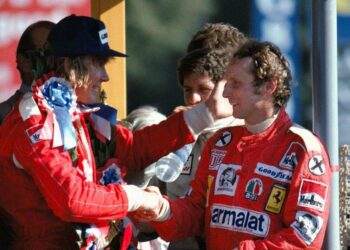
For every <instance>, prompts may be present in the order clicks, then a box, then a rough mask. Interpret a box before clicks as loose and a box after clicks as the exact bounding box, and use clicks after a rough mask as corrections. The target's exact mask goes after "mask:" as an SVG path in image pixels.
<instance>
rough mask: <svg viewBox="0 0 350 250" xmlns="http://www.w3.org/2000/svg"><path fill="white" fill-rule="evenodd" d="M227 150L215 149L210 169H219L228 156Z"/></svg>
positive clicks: (212, 153) (212, 152)
mask: <svg viewBox="0 0 350 250" xmlns="http://www.w3.org/2000/svg"><path fill="white" fill-rule="evenodd" d="M226 153H227V151H223V150H217V149H213V150H212V151H211V155H210V162H209V169H217V168H218V167H219V165H220V164H221V162H222V160H223V159H224V157H225V156H226Z"/></svg>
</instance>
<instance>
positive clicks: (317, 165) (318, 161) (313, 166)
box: [308, 155, 326, 176]
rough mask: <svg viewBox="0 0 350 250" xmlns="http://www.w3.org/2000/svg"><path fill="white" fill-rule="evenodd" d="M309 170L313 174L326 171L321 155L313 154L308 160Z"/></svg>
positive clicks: (318, 174) (320, 173)
mask: <svg viewBox="0 0 350 250" xmlns="http://www.w3.org/2000/svg"><path fill="white" fill-rule="evenodd" d="M308 166H309V170H310V172H311V173H312V174H313V175H317V176H320V175H323V174H325V173H326V166H325V165H324V161H323V157H322V156H321V155H314V156H313V157H311V158H310V160H309V164H308Z"/></svg>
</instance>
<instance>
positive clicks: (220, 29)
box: [187, 23, 247, 53]
mask: <svg viewBox="0 0 350 250" xmlns="http://www.w3.org/2000/svg"><path fill="white" fill-rule="evenodd" d="M246 40H247V38H246V36H245V35H244V34H243V33H242V32H241V31H239V30H238V29H237V28H236V27H233V26H232V25H230V24H227V23H207V24H205V25H204V26H203V28H202V29H200V30H199V31H198V32H197V33H195V34H194V35H193V37H192V39H191V41H190V43H189V44H188V46H187V53H189V52H191V51H193V50H196V49H201V48H209V49H225V48H238V47H239V46H241V45H242V44H243V43H244V42H246Z"/></svg>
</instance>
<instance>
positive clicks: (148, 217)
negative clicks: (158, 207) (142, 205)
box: [134, 209, 158, 222]
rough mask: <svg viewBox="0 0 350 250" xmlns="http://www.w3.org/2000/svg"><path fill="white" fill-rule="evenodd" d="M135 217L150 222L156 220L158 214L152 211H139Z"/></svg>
mask: <svg viewBox="0 0 350 250" xmlns="http://www.w3.org/2000/svg"><path fill="white" fill-rule="evenodd" d="M134 217H135V218H136V219H137V220H139V221H144V222H149V221H152V220H156V219H157V217H158V214H157V213H155V212H154V211H152V210H144V209H139V210H137V211H136V212H135V213H134Z"/></svg>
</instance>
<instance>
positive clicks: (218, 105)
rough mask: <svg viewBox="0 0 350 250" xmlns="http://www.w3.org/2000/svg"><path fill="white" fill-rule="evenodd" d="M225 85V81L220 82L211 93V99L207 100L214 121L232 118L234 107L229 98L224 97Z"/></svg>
mask: <svg viewBox="0 0 350 250" xmlns="http://www.w3.org/2000/svg"><path fill="white" fill-rule="evenodd" d="M225 84H226V80H225V79H223V80H220V81H219V82H218V83H217V84H216V85H215V88H214V89H213V91H212V92H211V94H210V96H209V98H208V99H207V100H205V104H206V105H207V107H208V109H209V110H210V112H211V114H212V116H213V117H214V119H221V118H226V117H229V116H232V111H233V110H232V105H231V104H230V103H229V101H228V99H227V98H224V97H223V92H224V87H225Z"/></svg>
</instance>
